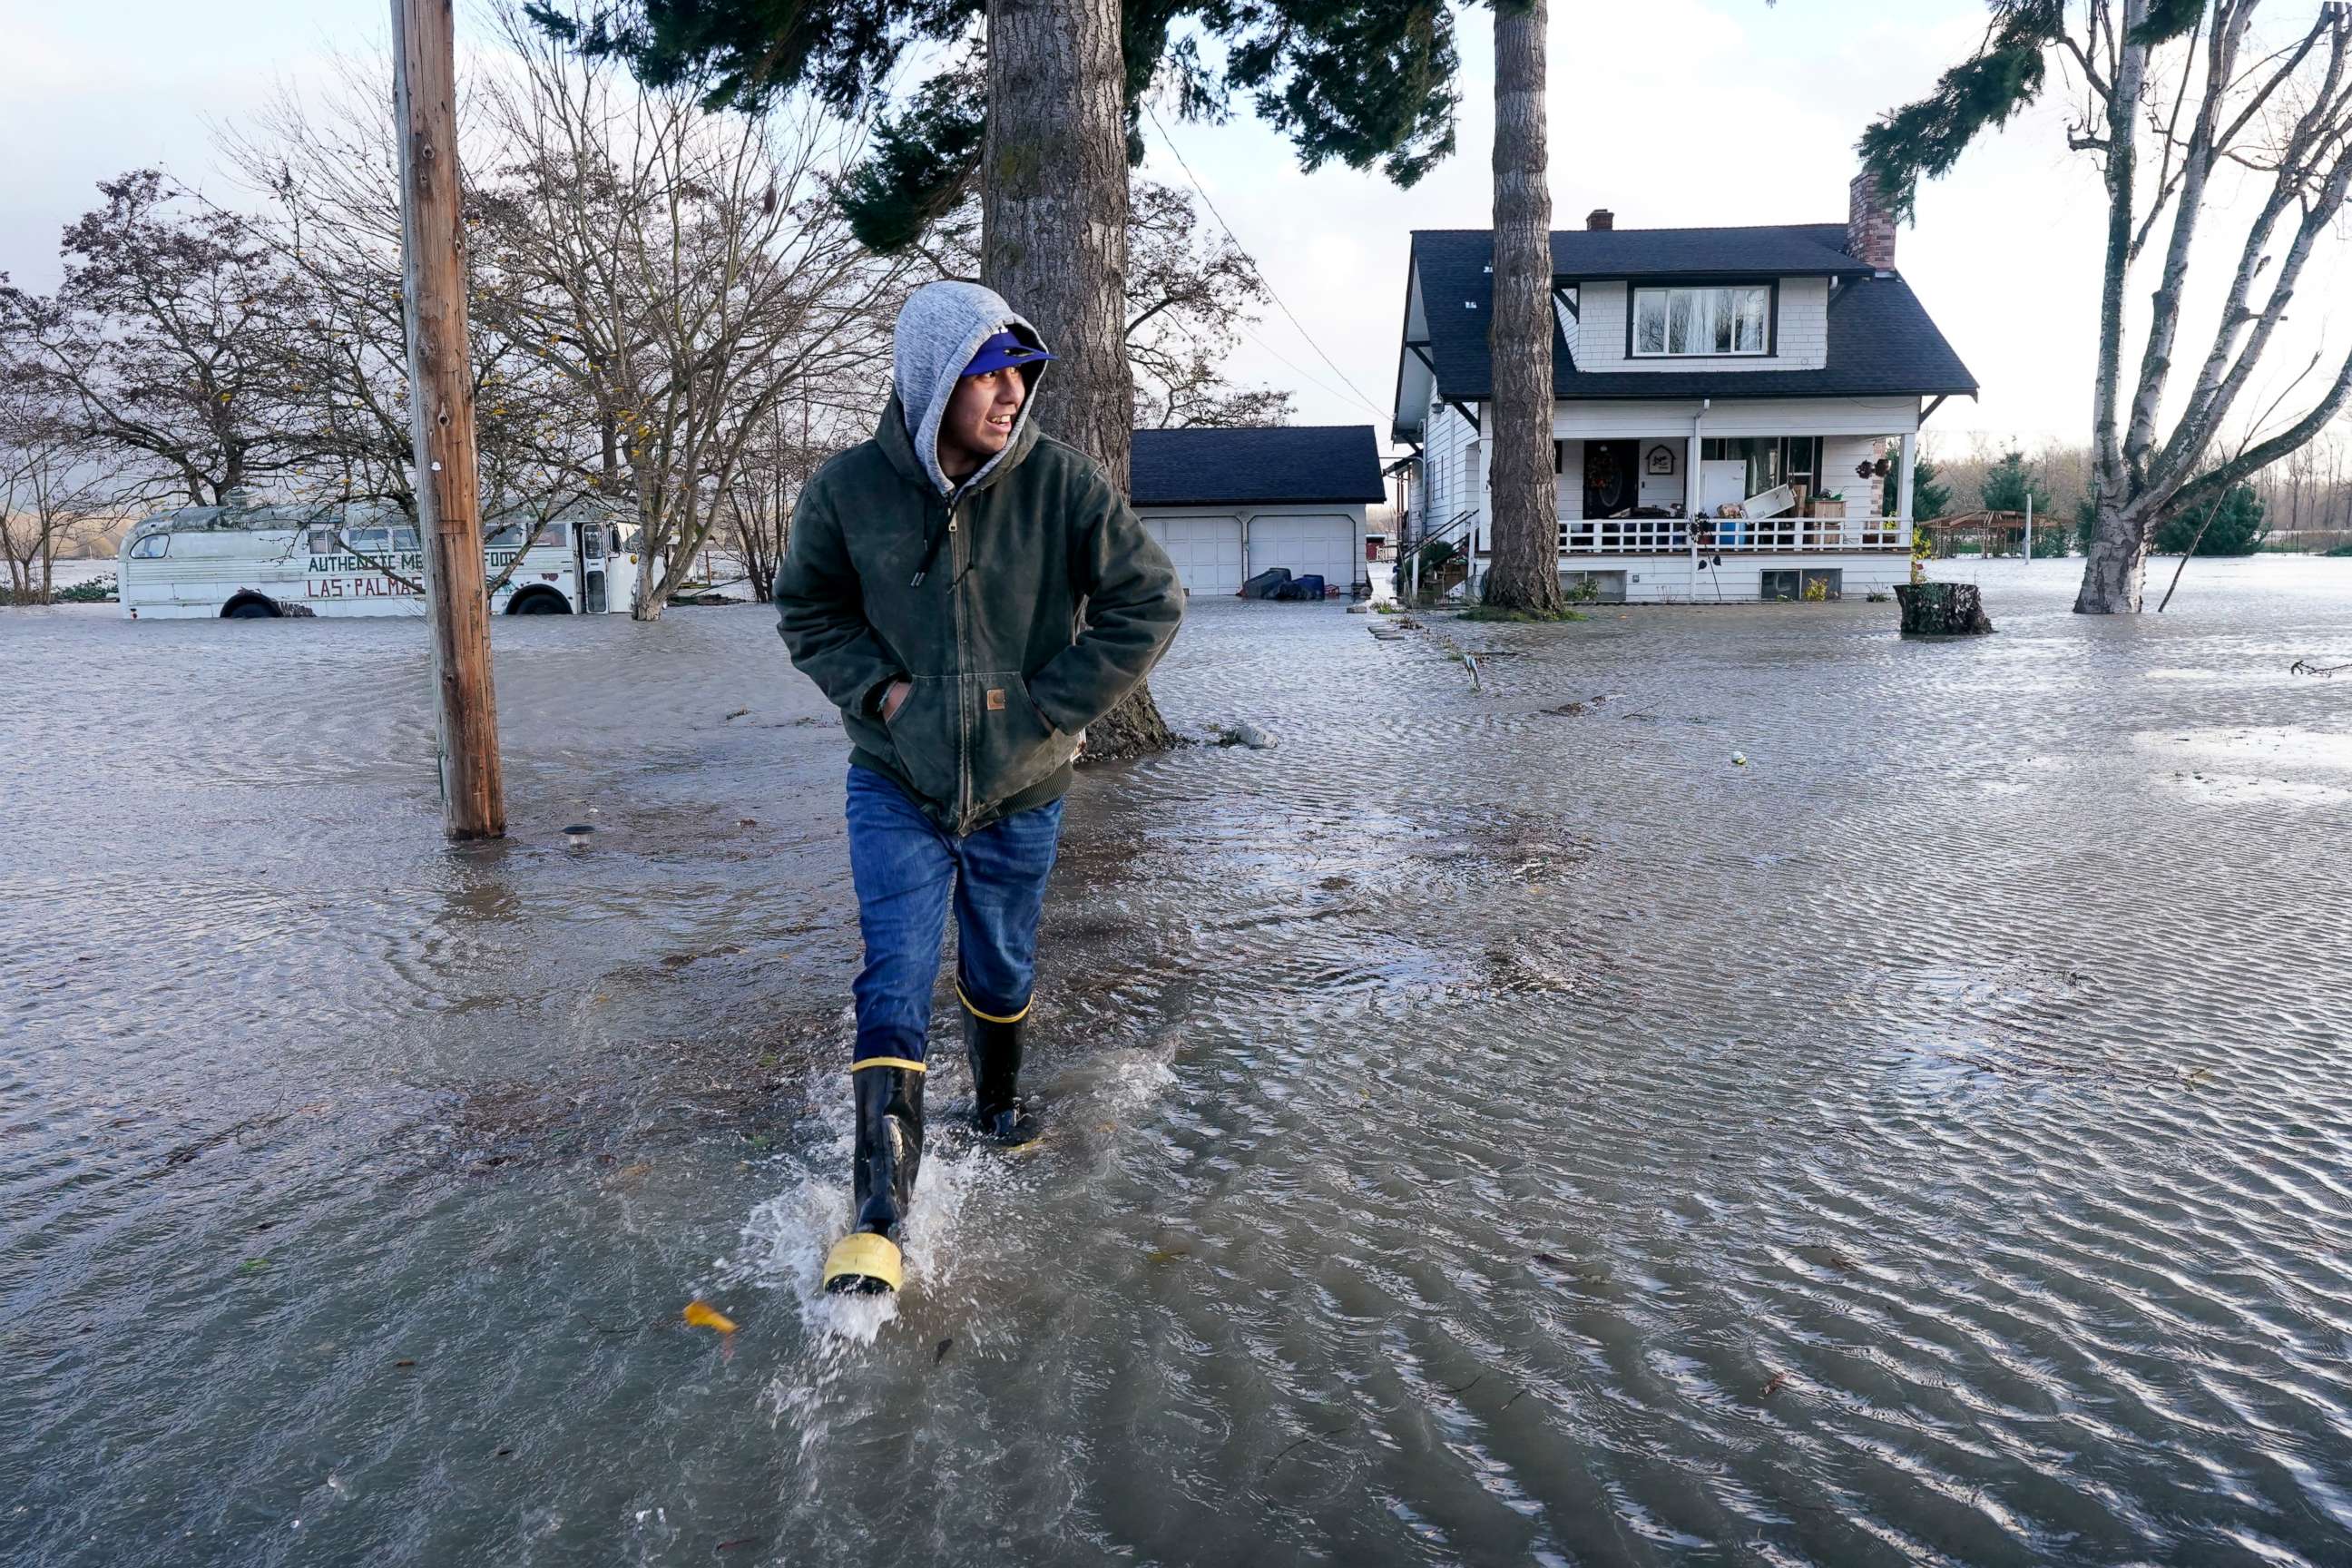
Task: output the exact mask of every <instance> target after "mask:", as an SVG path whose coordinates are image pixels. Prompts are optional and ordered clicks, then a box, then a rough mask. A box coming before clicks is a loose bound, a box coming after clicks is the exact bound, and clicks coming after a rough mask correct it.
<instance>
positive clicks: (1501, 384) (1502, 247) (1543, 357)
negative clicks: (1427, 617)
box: [1486, 0, 1564, 615]
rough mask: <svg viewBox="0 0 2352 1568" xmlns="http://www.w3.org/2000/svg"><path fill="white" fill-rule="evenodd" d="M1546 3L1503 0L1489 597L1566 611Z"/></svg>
mask: <svg viewBox="0 0 2352 1568" xmlns="http://www.w3.org/2000/svg"><path fill="white" fill-rule="evenodd" d="M1548 25H1549V18H1548V16H1547V7H1546V4H1545V0H1495V305H1494V315H1493V317H1492V318H1491V319H1492V321H1493V323H1494V325H1493V329H1492V330H1493V332H1494V340H1493V345H1492V346H1493V350H1494V364H1495V377H1494V391H1495V401H1494V405H1493V407H1492V410H1491V412H1490V417H1491V418H1492V420H1493V422H1494V424H1493V432H1492V441H1493V447H1492V451H1493V457H1492V459H1491V460H1492V463H1493V467H1492V468H1491V469H1490V473H1491V475H1492V486H1491V495H1492V500H1491V503H1490V504H1491V506H1492V508H1493V520H1494V521H1493V534H1492V538H1493V541H1494V556H1493V561H1492V564H1491V566H1490V567H1489V569H1488V571H1487V574H1486V603H1488V604H1489V605H1497V606H1500V607H1502V608H1506V609H1513V610H1524V611H1528V612H1530V613H1532V614H1536V615H1557V614H1559V611H1560V610H1561V609H1562V608H1564V605H1563V603H1562V600H1561V597H1560V591H1559V478H1558V475H1557V474H1556V473H1555V472H1554V470H1553V467H1552V433H1551V429H1552V423H1551V420H1552V363H1551V332H1552V319H1551V312H1552V304H1551V278H1552V271H1551V190H1550V186H1549V150H1548V148H1547V146H1546V142H1545V124H1544V54H1545V42H1546V38H1545V34H1546V28H1547V26H1548Z"/></svg>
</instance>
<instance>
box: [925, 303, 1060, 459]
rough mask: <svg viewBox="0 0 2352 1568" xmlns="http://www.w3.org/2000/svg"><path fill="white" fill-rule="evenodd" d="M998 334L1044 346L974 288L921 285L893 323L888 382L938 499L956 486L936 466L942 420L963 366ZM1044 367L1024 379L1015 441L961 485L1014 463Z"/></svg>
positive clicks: (1035, 368)
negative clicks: (1024, 388)
mask: <svg viewBox="0 0 2352 1568" xmlns="http://www.w3.org/2000/svg"><path fill="white" fill-rule="evenodd" d="M999 332H1011V333H1013V335H1014V336H1015V337H1017V338H1019V339H1020V340H1021V341H1022V342H1024V343H1027V344H1029V345H1030V346H1032V347H1033V348H1039V349H1042V348H1044V347H1045V339H1043V338H1041V337H1039V336H1038V335H1037V329H1036V328H1034V327H1033V326H1031V325H1030V324H1029V323H1028V322H1027V321H1024V320H1023V319H1022V318H1021V316H1020V315H1019V314H1017V313H1016V312H1015V311H1014V310H1013V307H1012V306H1010V305H1008V304H1006V303H1005V302H1004V299H1003V296H1002V295H1000V294H998V293H997V292H996V290H994V289H983V288H982V287H981V286H980V285H979V284H977V283H926V284H924V285H923V286H922V287H921V288H920V289H916V290H915V291H914V292H913V293H912V294H910V295H908V297H907V303H906V305H905V306H904V307H903V308H901V309H900V310H899V311H898V327H897V328H896V330H895V331H894V332H893V334H892V344H891V355H892V372H891V384H892V387H893V389H894V390H895V391H896V392H897V394H898V406H899V408H900V410H901V411H902V412H903V414H904V416H905V420H906V427H907V436H908V440H909V441H911V442H912V443H913V445H914V449H915V458H916V460H917V461H919V462H920V463H921V464H922V467H923V472H924V474H925V475H926V476H927V477H928V478H929V479H930V481H931V483H932V484H933V485H936V486H937V487H938V488H939V492H940V494H941V495H943V496H944V495H953V494H954V493H955V490H956V482H955V481H954V480H952V479H949V478H948V476H947V473H946V471H945V470H944V469H942V468H940V418H941V417H942V416H944V415H945V414H946V413H947V409H948V399H949V397H950V395H952V394H953V393H954V391H955V384H956V382H957V380H958V378H959V377H961V375H962V374H963V367H964V366H966V365H968V364H970V363H971V358H972V355H974V354H976V353H979V352H980V345H981V344H982V343H984V342H987V341H988V340H989V339H991V338H992V337H994V336H995V335H996V334H997V333H999ZM1044 374H1045V365H1044V363H1038V364H1035V365H1032V366H1030V367H1029V368H1028V369H1027V370H1026V371H1025V372H1024V378H1025V379H1024V384H1025V385H1026V386H1027V388H1028V395H1027V396H1026V397H1024V399H1023V400H1022V403H1021V414H1020V416H1019V417H1018V418H1017V419H1016V420H1014V422H1013V439H1011V440H1010V441H1007V442H1006V443H1005V444H1004V449H1003V451H1001V452H999V453H997V454H996V455H995V456H994V457H992V458H989V460H988V461H987V462H985V463H983V464H982V465H981V467H980V470H979V471H978V472H977V473H974V474H971V475H970V476H968V477H967V478H966V479H964V481H963V482H964V484H966V485H977V484H979V483H981V482H982V480H983V479H987V478H988V477H989V473H990V470H991V469H992V468H996V467H997V465H999V464H1000V463H1003V462H1004V461H1006V459H1007V458H1011V459H1012V460H1013V461H1015V462H1017V461H1019V460H1020V459H1019V456H1018V455H1019V454H1020V453H1021V452H1022V451H1023V450H1024V449H1025V445H1026V444H1025V443H1024V441H1023V440H1022V437H1023V436H1024V434H1026V433H1027V430H1028V427H1029V411H1030V410H1031V409H1032V408H1034V407H1035V406H1036V403H1037V383H1038V381H1039V380H1040V379H1041V378H1042V377H1043V375H1044Z"/></svg>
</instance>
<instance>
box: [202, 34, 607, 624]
mask: <svg viewBox="0 0 2352 1568" xmlns="http://www.w3.org/2000/svg"><path fill="white" fill-rule="evenodd" d="M391 99H392V93H391V65H390V62H389V61H388V60H383V61H374V62H356V61H346V62H344V63H343V65H342V68H341V72H340V75H339V78H338V79H337V82H336V85H335V88H334V89H333V90H332V91H331V93H330V94H329V96H328V97H327V99H326V100H325V101H324V102H323V103H320V104H315V105H314V104H312V103H310V102H307V101H305V100H300V99H298V98H296V97H294V96H293V95H291V94H290V93H289V94H284V95H281V96H280V97H279V99H278V100H277V101H276V102H274V103H273V104H271V105H270V106H269V107H268V108H267V109H265V110H263V111H262V113H261V114H260V115H259V116H258V117H257V120H256V121H255V123H254V124H253V126H251V127H250V128H248V129H246V130H242V131H231V132H227V133H226V135H225V137H224V150H225V152H226V156H227V159H228V161H229V163H230V164H231V166H232V167H233V168H234V169H236V171H237V172H238V174H241V175H242V176H243V178H244V179H245V181H246V183H247V184H248V186H249V187H250V188H251V189H252V191H253V192H254V194H255V195H257V196H259V197H260V198H262V207H261V210H260V211H259V213H257V214H246V213H236V212H229V211H227V210H226V209H215V211H217V212H218V214H219V216H220V217H221V218H222V219H223V220H224V221H226V222H229V223H233V224H235V225H236V226H238V228H239V231H240V233H241V234H242V235H244V236H245V237H247V238H248V239H249V240H250V241H251V242H252V243H254V244H256V245H258V246H261V247H266V248H268V249H269V250H271V251H272V252H274V253H275V254H276V255H277V256H278V258H280V260H281V263H282V265H283V266H284V267H285V268H287V269H288V270H289V272H290V273H291V274H292V275H293V276H294V277H296V278H297V279H299V282H300V284H301V288H302V309H301V310H300V311H299V314H298V315H297V316H296V317H295V318H293V319H292V320H290V321H287V322H286V323H284V324H283V328H282V330H281V331H280V333H279V335H278V345H279V347H280V349H281V352H282V353H283V355H284V374H283V387H282V398H283V406H284V409H285V416H286V418H287V419H288V421H289V425H290V426H292V427H293V428H294V429H295V430H296V432H297V433H298V438H299V444H300V446H301V448H302V451H303V454H304V458H303V461H302V462H300V463H299V464H298V465H296V466H295V467H294V468H292V469H291V470H290V472H289V473H288V474H286V475H284V476H282V479H281V482H282V485H283V488H285V489H288V490H289V491H290V492H291V493H292V494H293V495H294V496H295V497H297V498H299V499H301V500H310V501H315V502H318V503H320V504H321V505H322V507H335V506H338V505H348V504H349V503H352V502H370V501H376V502H385V503H389V504H391V505H394V506H396V507H397V508H398V509H399V510H401V511H402V512H404V513H405V514H407V515H409V516H411V517H414V516H415V511H416V499H415V489H414V469H413V454H412V449H411V448H412V444H413V440H414V436H413V432H412V430H411V427H410V423H409V409H408V360H407V344H406V340H405V336H404V321H403V318H402V307H401V251H400V188H399V170H398V164H397V162H396V160H395V158H394V153H393V148H394V142H393V140H392V138H393V134H394V131H393V125H392V113H391ZM468 119H469V120H472V119H478V117H475V116H468ZM476 130H477V134H475V135H474V136H472V137H471V138H470V139H469V140H470V142H471V144H470V145H468V146H467V149H466V168H467V171H468V172H469V178H471V177H472V176H471V174H470V171H472V170H473V169H474V168H476V167H477V166H478V165H479V164H481V163H484V162H486V161H495V154H496V153H497V152H498V146H497V143H496V142H493V141H490V140H489V139H488V138H485V137H483V136H482V135H480V134H479V133H478V127H477V128H476ZM485 248H486V247H474V248H472V249H471V250H469V252H468V256H467V262H468V271H469V278H468V284H467V291H468V296H469V310H468V317H469V330H470V339H469V349H470V354H471V360H472V365H473V374H474V405H475V411H476V413H475V423H476V432H477V437H478V452H479V458H480V465H481V479H482V491H483V498H484V502H485V505H486V508H487V510H488V511H489V512H490V513H491V514H493V515H494V516H499V517H505V518H517V517H520V518H521V519H524V520H526V521H529V522H530V524H531V525H532V527H531V531H532V534H533V536H534V537H535V536H536V534H537V532H538V531H539V529H540V528H541V527H543V526H544V522H545V520H546V519H548V518H550V517H551V516H555V515H558V514H560V513H562V511H564V510H566V509H568V508H570V507H571V506H572V505H574V504H575V503H577V502H578V501H579V500H582V499H583V498H584V497H585V496H587V495H589V494H591V493H593V491H594V489H596V487H595V486H594V485H593V483H591V482H588V481H586V480H584V479H583V477H582V474H581V471H580V465H579V463H578V462H577V461H576V458H577V456H578V454H579V452H580V451H581V450H582V449H583V446H584V445H585V444H586V443H588V442H589V441H591V440H592V439H593V433H594V432H593V420H591V419H590V418H589V417H588V416H586V415H585V414H584V413H583V410H582V409H581V408H580V407H579V406H578V404H577V399H576V398H575V397H574V395H573V390H572V387H571V386H570V385H569V384H567V383H566V382H565V381H564V380H563V379H562V377H561V376H559V375H556V374H552V373H551V372H550V371H548V370H546V369H545V368H544V367H542V366H541V365H540V364H538V363H536V362H535V361H534V360H533V359H532V358H531V356H530V355H529V354H527V353H525V352H524V349H523V347H522V344H521V342H520V341H519V335H518V333H517V331H515V326H516V320H517V317H518V315H519V313H520V310H521V308H522V307H521V303H520V292H521V291H520V289H519V288H518V287H517V286H516V283H515V280H514V279H511V278H509V277H508V276H507V275H505V274H504V273H502V272H501V271H500V270H499V268H497V267H495V266H494V265H490V264H489V263H488V260H486V258H485V254H484V252H485ZM344 546H345V548H346V550H348V551H351V552H352V553H356V554H359V555H360V556H361V558H362V559H363V560H366V561H368V563H370V564H371V565H373V567H375V568H376V569H377V570H379V571H383V572H385V573H386V574H389V575H392V576H394V578H395V579H398V580H401V581H408V578H406V577H404V576H403V574H402V571H401V569H400V567H399V566H398V565H397V564H396V563H393V562H389V561H381V560H377V559H375V558H374V557H373V556H369V555H367V554H366V552H361V551H356V550H352V546H351V545H350V542H349V541H348V539H346V540H345V541H344ZM520 560H521V553H520V552H515V554H514V555H513V556H511V557H510V558H509V560H508V561H507V562H506V563H505V565H504V567H503V569H502V570H501V571H500V572H499V573H498V574H496V575H495V576H494V577H493V578H492V580H491V582H490V584H489V586H490V589H491V591H492V592H496V591H497V590H498V588H499V587H500V586H502V585H503V584H504V583H505V582H506V581H507V579H508V577H509V576H510V575H511V574H512V573H513V571H514V569H515V566H516V565H517V564H518V563H520Z"/></svg>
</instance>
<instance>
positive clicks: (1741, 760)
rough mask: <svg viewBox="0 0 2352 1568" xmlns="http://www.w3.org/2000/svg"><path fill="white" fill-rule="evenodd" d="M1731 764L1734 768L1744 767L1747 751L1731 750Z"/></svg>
mask: <svg viewBox="0 0 2352 1568" xmlns="http://www.w3.org/2000/svg"><path fill="white" fill-rule="evenodd" d="M1731 765H1732V766H1733V767H1735V768H1744V767H1746V766H1747V765H1748V753H1747V752H1732V753H1731Z"/></svg>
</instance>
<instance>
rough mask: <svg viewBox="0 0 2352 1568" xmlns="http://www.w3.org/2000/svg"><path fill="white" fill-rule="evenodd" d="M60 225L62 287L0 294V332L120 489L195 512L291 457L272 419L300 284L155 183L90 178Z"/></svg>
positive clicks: (281, 423)
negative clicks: (90, 203) (91, 186)
mask: <svg viewBox="0 0 2352 1568" xmlns="http://www.w3.org/2000/svg"><path fill="white" fill-rule="evenodd" d="M99 194H100V195H102V196H104V197H105V198H106V200H105V205H102V206H100V207H98V208H96V209H94V210H92V211H90V212H89V213H86V214H84V215H83V216H81V217H79V218H78V219H77V220H75V222H74V223H73V224H72V225H71V226H69V227H68V228H67V230H66V232H65V237H64V240H63V243H62V246H61V247H60V248H61V253H62V255H63V258H64V261H65V280H64V282H63V283H62V284H60V285H59V287H58V291H57V293H56V294H55V295H53V296H49V297H47V298H41V297H37V296H35V295H31V294H28V293H26V292H24V291H22V290H20V289H0V322H5V325H6V326H7V327H8V328H9V329H10V330H11V331H12V333H13V335H14V337H15V339H16V343H17V345H18V346H17V350H16V352H17V353H18V354H19V356H20V357H21V359H22V360H23V362H24V363H25V364H26V366H27V367H28V369H29V370H30V372H31V374H35V375H37V377H39V378H40V379H41V380H42V382H43V383H44V384H47V385H48V386H50V387H52V388H54V389H55V390H56V391H57V392H58V394H59V395H61V396H62V397H64V398H66V399H68V400H69V401H70V403H71V404H72V405H73V407H74V409H75V417H76V418H77V420H78V421H79V424H80V426H81V428H82V430H83V431H84V432H85V433H86V434H87V435H88V436H89V437H90V438H91V439H93V440H94V441H96V442H97V443H98V444H99V445H100V447H104V448H108V449H110V450H111V451H112V452H114V453H115V454H117V456H118V458H119V459H120V460H121V461H123V462H124V463H126V464H127V465H129V471H128V472H126V473H125V475H124V478H125V479H126V480H127V481H130V482H129V484H128V486H127V488H130V489H143V490H145V491H147V492H149V493H151V494H152V495H157V496H161V495H169V494H177V495H179V496H183V497H184V498H185V499H186V500H189V501H191V502H193V503H194V504H196V505H199V506H202V505H206V504H217V503H218V502H220V501H221V500H224V499H226V496H227V495H228V492H229V491H231V490H234V489H241V488H243V487H245V486H247V485H249V484H257V483H261V482H265V481H268V480H270V479H275V478H276V477H278V476H279V475H281V474H283V473H285V472H286V471H288V470H289V469H290V468H294V467H295V466H296V465H298V464H299V463H300V462H301V460H302V456H303V454H302V449H301V442H300V440H299V437H298V436H297V435H296V433H295V431H294V429H293V428H291V427H290V425H289V420H288V419H287V417H286V411H285V406H284V399H285V392H286V377H285V375H284V374H283V372H284V369H285V352H284V342H283V336H284V331H285V327H286V323H287V322H288V321H289V320H292V319H294V318H295V317H296V314H297V312H298V311H299V310H300V308H301V305H302V303H303V299H302V294H303V290H302V288H301V286H300V283H299V280H298V279H296V278H295V277H294V276H293V275H292V274H291V273H289V271H288V270H287V268H285V267H284V266H282V265H281V264H280V261H279V259H278V257H276V256H275V255H274V254H272V253H271V251H270V250H269V248H268V247H265V246H262V245H259V244H257V243H255V241H254V240H253V238H252V237H250V236H248V235H247V234H246V233H245V232H244V231H243V229H242V227H241V226H239V225H238V224H237V223H236V222H235V221H234V220H233V219H229V218H227V217H225V216H222V215H219V214H216V213H209V212H203V211H193V212H192V211H190V210H188V209H187V206H186V205H185V204H184V203H183V202H182V201H181V200H179V198H178V195H177V193H175V192H174V191H173V189H172V188H171V187H170V186H169V185H168V184H167V183H166V182H165V180H164V178H163V175H162V174H159V173H157V172H156V171H155V170H152V169H139V170H134V171H132V172H131V173H130V174H123V175H121V176H120V177H118V178H116V179H112V180H104V181H101V182H100V184H99Z"/></svg>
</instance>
